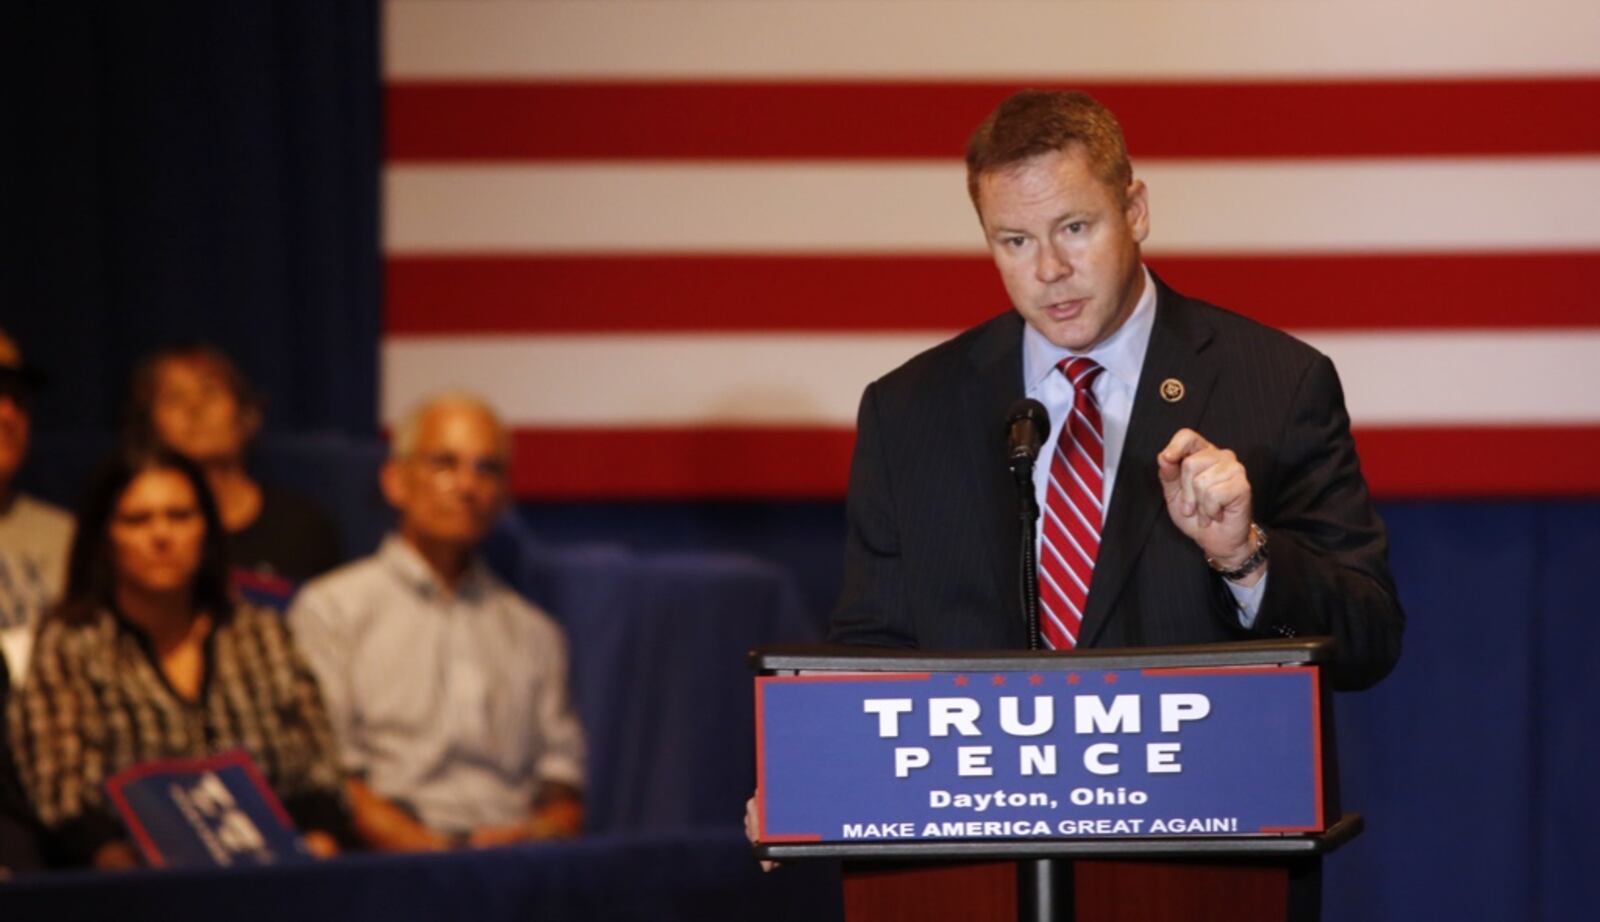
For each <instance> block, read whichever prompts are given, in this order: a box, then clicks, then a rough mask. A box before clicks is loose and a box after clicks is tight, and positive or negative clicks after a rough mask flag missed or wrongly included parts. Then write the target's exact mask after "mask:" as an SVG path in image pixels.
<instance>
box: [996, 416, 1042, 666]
mask: <svg viewBox="0 0 1600 922" xmlns="http://www.w3.org/2000/svg"><path fill="white" fill-rule="evenodd" d="M1049 436H1050V411H1048V410H1046V409H1045V408H1044V404H1042V403H1040V402H1039V401H1037V400H1033V399H1030V398H1026V397H1025V398H1023V399H1022V400H1019V401H1017V402H1016V403H1013V404H1012V405H1011V411H1010V412H1009V413H1007V414H1006V457H1007V458H1008V459H1009V460H1010V463H1011V476H1012V478H1014V479H1015V480H1016V482H1017V512H1018V513H1019V514H1020V516H1021V520H1020V522H1019V524H1020V525H1021V529H1020V530H1019V532H1018V544H1019V551H1018V554H1017V565H1018V566H1017V583H1018V587H1017V588H1018V596H1019V598H1021V599H1022V620H1023V623H1024V624H1025V625H1026V626H1027V629H1028V649H1030V650H1039V649H1042V648H1043V647H1044V640H1043V639H1042V638H1041V637H1040V636H1039V561H1038V558H1037V556H1036V554H1035V542H1036V541H1037V539H1038V533H1037V528H1038V523H1039V502H1038V500H1036V499H1034V496H1033V462H1034V459H1035V458H1038V457H1039V446H1041V445H1043V444H1044V440H1045V439H1046V438H1049Z"/></svg>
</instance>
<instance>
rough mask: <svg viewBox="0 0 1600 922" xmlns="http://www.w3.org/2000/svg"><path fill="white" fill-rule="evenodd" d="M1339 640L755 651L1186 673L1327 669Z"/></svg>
mask: <svg viewBox="0 0 1600 922" xmlns="http://www.w3.org/2000/svg"><path fill="white" fill-rule="evenodd" d="M1334 649H1335V646H1334V640H1333V638H1331V637H1311V638H1303V639H1296V640H1248V641H1239V642H1235V643H1214V644H1194V645H1186V646H1169V647H1123V648H1106V649H1089V650H1067V651H1050V652H1043V651H1033V650H969V651H961V652H954V653H949V652H939V653H936V652H930V651H926V650H912V649H894V648H888V647H849V646H842V645H837V644H811V645H781V646H764V647H757V648H756V649H754V650H752V651H750V665H751V667H752V668H754V669H755V670H756V671H757V672H760V673H779V672H793V671H809V672H1006V671H1014V670H1019V669H1040V668H1047V669H1052V670H1059V669H1161V668H1172V669H1184V668H1206V667H1219V666H1322V665H1327V664H1329V663H1331V662H1333V658H1334Z"/></svg>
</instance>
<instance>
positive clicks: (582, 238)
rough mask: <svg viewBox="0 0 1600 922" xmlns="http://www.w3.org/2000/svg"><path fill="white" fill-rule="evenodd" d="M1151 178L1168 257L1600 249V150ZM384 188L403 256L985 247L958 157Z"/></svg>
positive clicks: (395, 174)
mask: <svg viewBox="0 0 1600 922" xmlns="http://www.w3.org/2000/svg"><path fill="white" fill-rule="evenodd" d="M1135 170H1136V172H1137V174H1138V175H1139V176H1140V177H1142V178H1143V179H1144V180H1145V181H1146V183H1148V185H1149V187H1150V204H1151V211H1152V220H1151V224H1152V229H1151V234H1150V239H1149V241H1148V243H1147V245H1146V249H1147V252H1149V253H1150V254H1151V255H1153V256H1159V255H1161V254H1186V253H1218V252H1221V253H1227V252H1255V253H1297V252H1302V253H1303V252H1315V253H1330V252H1418V251H1421V252H1428V251H1441V252H1442V251H1467V252H1472V251H1484V250H1499V251H1507V250H1552V249H1553V250H1569V249H1570V250H1577V249H1593V248H1595V247H1600V156H1574V157H1515V158H1440V159H1407V160H1383V159H1379V160H1359V159H1352V160H1327V161H1322V160H1318V161H1313V160H1293V161H1245V160H1230V161H1226V162H1201V161H1176V160H1148V161H1138V162H1136V163H1135ZM384 183H385V198H384V201H385V209H384V224H385V234H384V239H385V248H386V249H387V251H388V252H389V253H390V254H391V255H402V254H426V253H507V252H539V253H608V252H622V253H627V252H658V253H709V254H736V253H897V252H915V253H921V254H927V253H963V254H979V253H982V251H983V240H982V233H981V231H980V229H979V226H978V222H977V220H976V218H975V217H974V214H973V211H972V206H971V204H970V203H969V202H968V201H967V197H966V194H965V189H966V185H965V179H964V173H963V167H962V166H961V165H960V164H959V163H956V162H937V163H923V162H903V161H888V162H872V163H865V162H837V163H830V164H817V163H799V162H778V163H762V164H745V163H687V164H646V163H637V162H628V163H620V164H596V163H588V164H578V163H560V164H518V165H513V166H503V165H501V166H483V165H478V166H391V167H390V168H389V169H388V170H386V171H385V176H384ZM1508 309H1514V306H1511V305H1508Z"/></svg>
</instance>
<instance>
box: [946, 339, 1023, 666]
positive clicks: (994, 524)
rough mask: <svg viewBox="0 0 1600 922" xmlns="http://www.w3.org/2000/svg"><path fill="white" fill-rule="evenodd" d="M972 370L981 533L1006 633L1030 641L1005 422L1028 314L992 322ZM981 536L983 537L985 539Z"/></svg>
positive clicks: (969, 420)
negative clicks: (1020, 579)
mask: <svg viewBox="0 0 1600 922" xmlns="http://www.w3.org/2000/svg"><path fill="white" fill-rule="evenodd" d="M968 361H969V363H970V366H971V368H970V372H971V373H970V374H968V375H967V376H966V377H965V378H964V379H963V382H964V387H963V390H962V399H963V401H964V404H965V405H964V407H963V408H962V409H963V412H962V413H961V414H960V418H961V419H963V420H965V421H966V422H965V425H966V426H968V427H969V431H968V432H966V433H964V434H963V437H962V441H963V442H965V443H966V445H967V450H968V454H969V469H970V470H971V471H972V477H971V480H970V481H969V483H970V484H971V485H972V489H974V490H975V491H977V492H978V494H979V495H978V496H977V497H976V499H977V502H976V503H975V504H974V508H977V509H981V510H985V511H986V517H987V518H988V521H987V523H985V525H984V526H983V527H984V529H985V530H984V531H980V532H979V533H978V535H975V536H974V538H975V539H976V540H975V541H974V544H977V543H978V542H979V541H981V542H982V543H983V544H986V545H987V546H988V547H990V548H991V549H992V551H993V552H992V553H991V554H990V555H989V558H990V560H991V562H992V564H991V570H992V577H993V579H994V581H995V590H996V592H997V595H996V598H998V599H1000V600H1001V602H1002V604H1003V606H1004V610H1003V612H1001V614H1002V615H1003V616H1004V618H1005V623H1006V633H1007V635H1008V636H1010V637H1012V639H1013V645H1016V638H1024V639H1023V640H1021V644H1022V645H1024V646H1025V645H1026V643H1027V641H1026V639H1025V637H1026V632H1025V631H1024V630H1023V627H1024V624H1023V620H1022V596H1021V594H1020V592H1019V586H1018V580H1017V571H1018V568H1019V567H1020V566H1021V555H1020V548H1019V525H1018V521H1017V514H1018V508H1017V496H1016V492H1017V491H1016V486H1015V485H1014V483H1013V482H1012V479H1011V472H1010V470H1009V469H1008V468H1007V466H1006V460H1005V420H1006V413H1007V411H1009V410H1010V409H1011V405H1012V404H1013V403H1015V402H1016V401H1017V400H1019V399H1021V397H1022V395H1023V386H1022V318H1021V317H1019V316H1018V315H1017V314H1016V313H1014V312H1013V313H1009V314H1007V315H1005V316H1004V317H1000V318H997V319H996V320H995V321H994V322H991V323H990V324H988V325H987V326H986V327H985V328H984V330H983V332H982V333H981V334H980V335H979V336H978V338H977V339H976V340H975V341H974V343H973V345H972V349H971V351H970V352H969V353H968ZM980 536H981V537H980Z"/></svg>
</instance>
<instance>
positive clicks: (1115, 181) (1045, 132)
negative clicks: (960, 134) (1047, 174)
mask: <svg viewBox="0 0 1600 922" xmlns="http://www.w3.org/2000/svg"><path fill="white" fill-rule="evenodd" d="M1074 144H1077V145H1081V146H1082V148H1083V151H1084V153H1086V154H1087V155H1088V157H1089V168H1090V169H1091V170H1093V171H1094V174H1095V175H1096V176H1098V177H1099V178H1100V181H1101V182H1104V183H1105V184H1106V185H1108V186H1110V187H1111V189H1112V190H1113V191H1115V193H1116V195H1117V197H1118V199H1119V200H1120V199H1121V198H1122V196H1123V195H1125V194H1126V193H1127V190H1128V186H1129V185H1130V184H1132V182H1133V164H1132V163H1130V162H1128V147H1127V144H1126V143H1124V142H1123V140H1122V126H1121V125H1119V124H1117V117H1116V116H1114V115H1112V114H1111V110H1110V109H1107V108H1106V107H1105V106H1102V105H1100V103H1099V102H1098V101H1097V100H1095V98H1094V97H1093V96H1090V95H1089V94H1088V93H1084V92H1082V91H1079V90H1071V91H1066V90H1019V91H1017V92H1016V93H1013V94H1011V95H1010V96H1008V97H1006V99H1005V101H1004V102H1002V103H1000V105H999V106H997V107H996V108H995V110H994V111H993V112H991V113H989V117H988V118H986V119H984V120H983V123H982V124H981V125H979V126H978V129H977V130H976V131H974V132H973V133H972V137H971V139H969V140H968V141H967V194H968V195H970V196H972V204H973V205H977V204H978V181H979V179H981V178H982V177H983V175H984V174H986V173H993V172H995V171H997V170H1003V169H1006V168H1008V167H1012V166H1015V165H1017V164H1019V163H1022V162H1023V161H1025V160H1031V159H1033V158H1034V157H1037V156H1040V155H1041V154H1048V153H1050V152H1052V151H1065V150H1067V149H1068V148H1070V147H1072V146H1073V145H1074Z"/></svg>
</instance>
